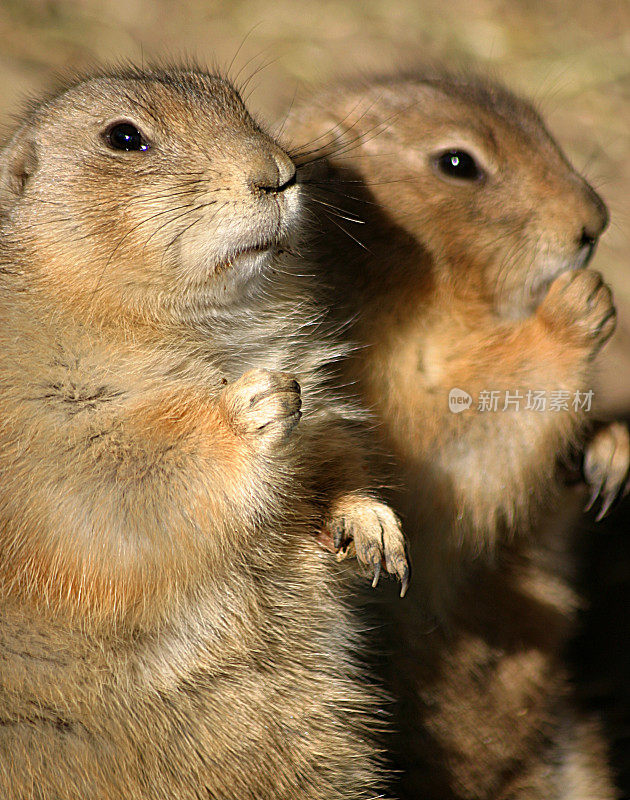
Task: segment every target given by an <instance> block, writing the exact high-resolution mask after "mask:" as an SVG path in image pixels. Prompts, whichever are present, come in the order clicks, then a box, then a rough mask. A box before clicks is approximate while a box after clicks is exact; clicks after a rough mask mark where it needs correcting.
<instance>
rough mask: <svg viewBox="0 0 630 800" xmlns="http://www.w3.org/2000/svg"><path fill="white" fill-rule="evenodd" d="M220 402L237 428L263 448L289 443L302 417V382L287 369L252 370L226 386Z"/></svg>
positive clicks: (240, 433)
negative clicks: (279, 370) (288, 372)
mask: <svg viewBox="0 0 630 800" xmlns="http://www.w3.org/2000/svg"><path fill="white" fill-rule="evenodd" d="M220 402H221V403H222V404H223V407H224V410H225V413H226V415H227V417H228V419H229V421H230V423H231V425H232V427H233V428H234V429H235V430H236V432H237V433H238V434H239V435H241V436H246V437H248V438H250V439H251V440H252V441H253V442H254V443H255V444H256V445H257V446H259V447H263V448H267V447H277V446H280V445H282V444H284V443H286V442H287V441H288V439H289V437H290V436H291V434H292V432H293V430H294V428H295V426H296V425H297V424H298V422H299V421H300V416H301V412H300V408H301V405H302V400H301V396H300V385H299V383H298V382H297V381H296V380H295V378H293V377H292V376H291V375H288V374H287V373H286V372H272V371H271V370H266V369H253V370H250V371H249V372H246V373H245V374H244V375H242V376H241V377H240V378H239V379H238V380H236V381H234V382H233V383H230V384H228V385H227V386H226V387H225V389H224V390H223V392H222V394H221V400H220Z"/></svg>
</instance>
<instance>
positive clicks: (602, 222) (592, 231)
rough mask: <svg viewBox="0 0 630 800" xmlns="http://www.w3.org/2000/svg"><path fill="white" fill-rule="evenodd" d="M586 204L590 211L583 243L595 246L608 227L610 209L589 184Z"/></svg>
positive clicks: (583, 232) (585, 222)
mask: <svg viewBox="0 0 630 800" xmlns="http://www.w3.org/2000/svg"><path fill="white" fill-rule="evenodd" d="M586 202H587V206H588V210H587V213H586V215H585V217H584V224H583V226H582V233H581V237H580V238H581V243H582V244H595V242H596V241H597V240H598V239H599V237H600V236H601V235H602V233H603V232H604V231H605V230H606V227H607V225H608V220H609V214H608V209H607V208H606V204H605V203H604V201H603V200H602V198H601V197H600V196H599V195H598V194H597V192H596V191H595V190H594V189H593V188H591V187H590V186H589V185H588V184H587V185H586Z"/></svg>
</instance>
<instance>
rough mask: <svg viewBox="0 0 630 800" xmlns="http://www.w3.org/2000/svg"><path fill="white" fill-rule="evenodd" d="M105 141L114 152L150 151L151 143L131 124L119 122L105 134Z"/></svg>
mask: <svg viewBox="0 0 630 800" xmlns="http://www.w3.org/2000/svg"><path fill="white" fill-rule="evenodd" d="M105 141H106V142H107V144H108V145H109V146H110V147H111V148H112V149H114V150H148V149H149V143H148V142H147V140H146V139H145V138H144V136H143V135H142V134H141V133H140V131H139V130H138V129H137V128H136V126H135V125H132V124H131V122H118V123H116V125H112V127H111V128H109V130H108V131H107V133H106V134H105Z"/></svg>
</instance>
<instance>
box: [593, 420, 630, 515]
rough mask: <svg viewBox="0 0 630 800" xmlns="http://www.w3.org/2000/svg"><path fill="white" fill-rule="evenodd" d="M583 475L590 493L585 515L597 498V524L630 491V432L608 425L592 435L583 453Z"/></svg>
mask: <svg viewBox="0 0 630 800" xmlns="http://www.w3.org/2000/svg"><path fill="white" fill-rule="evenodd" d="M583 472H584V478H585V480H586V483H587V485H588V486H589V488H590V490H591V495H590V498H589V502H588V505H587V506H586V511H588V510H589V509H590V508H592V507H593V505H594V504H595V502H596V500H597V499H598V498H599V500H600V501H601V508H600V510H599V513H598V514H597V517H596V520H597V522H599V521H600V520H601V519H603V518H604V517H605V516H606V514H607V513H608V511H609V510H610V508H611V506H612V504H613V503H614V502H615V500H618V499H619V498H621V497H623V495H624V494H625V493H626V492H627V491H628V489H629V488H630V484H629V483H628V474H629V473H630V432H629V431H628V428H627V426H626V425H624V424H623V423H622V422H612V423H610V425H606V426H605V427H603V428H601V429H600V430H598V431H597V432H596V433H595V435H594V436H593V438H592V439H591V440H590V441H589V442H588V443H587V445H586V447H585V449H584V463H583Z"/></svg>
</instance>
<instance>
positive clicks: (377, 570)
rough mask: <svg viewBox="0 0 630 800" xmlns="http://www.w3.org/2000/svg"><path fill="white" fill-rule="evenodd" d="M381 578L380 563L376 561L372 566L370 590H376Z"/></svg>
mask: <svg viewBox="0 0 630 800" xmlns="http://www.w3.org/2000/svg"><path fill="white" fill-rule="evenodd" d="M380 577H381V562H380V561H378V562H377V563H376V564H375V565H374V578H373V579H372V589H376V587H377V585H378V579H379V578H380Z"/></svg>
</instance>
